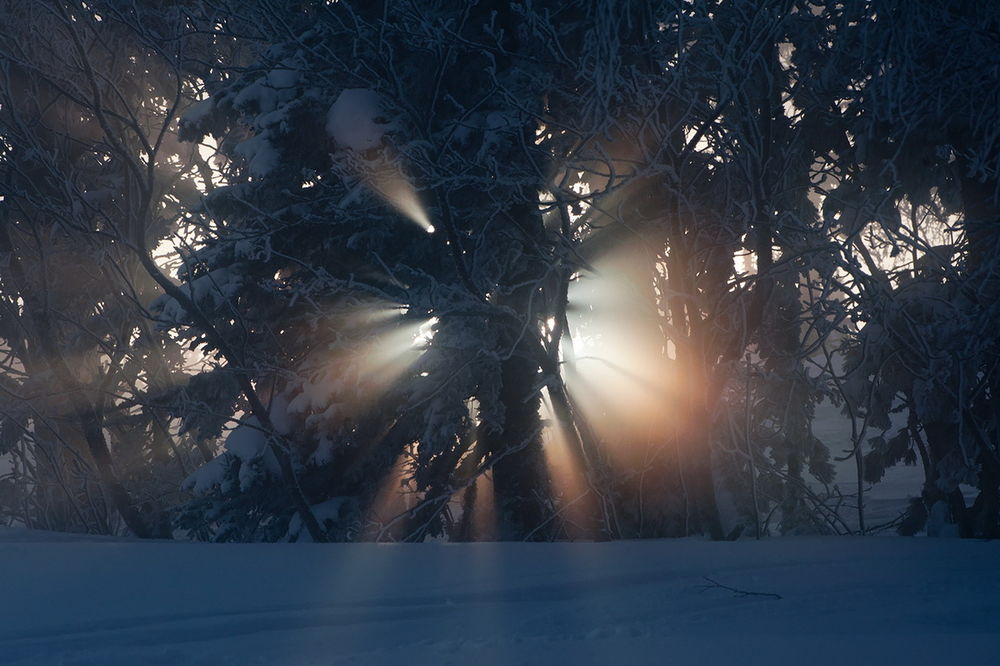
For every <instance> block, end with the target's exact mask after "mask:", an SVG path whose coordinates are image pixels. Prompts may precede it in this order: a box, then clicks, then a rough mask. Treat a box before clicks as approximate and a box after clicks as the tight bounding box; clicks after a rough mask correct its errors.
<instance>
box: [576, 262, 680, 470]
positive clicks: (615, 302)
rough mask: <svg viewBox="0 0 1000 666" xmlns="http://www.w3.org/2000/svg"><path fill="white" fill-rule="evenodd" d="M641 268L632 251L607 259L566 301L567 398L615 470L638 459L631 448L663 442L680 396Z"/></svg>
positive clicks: (650, 289)
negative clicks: (568, 336) (569, 339)
mask: <svg viewBox="0 0 1000 666" xmlns="http://www.w3.org/2000/svg"><path fill="white" fill-rule="evenodd" d="M645 260H646V258H645V257H643V256H642V255H641V252H638V251H637V250H636V249H634V248H623V249H620V250H619V251H617V252H613V253H609V254H608V255H605V256H604V257H602V258H601V259H600V260H599V261H598V262H597V263H596V264H595V270H596V274H587V275H584V276H583V277H581V278H580V279H579V280H577V281H575V282H574V283H573V284H572V285H571V287H570V293H569V301H570V305H571V308H570V310H569V312H568V315H567V316H568V319H569V324H570V331H571V334H572V360H571V361H567V363H566V366H567V367H566V382H567V390H568V391H569V393H570V394H571V396H572V397H573V400H574V402H575V403H576V404H577V405H578V407H579V408H580V409H581V410H582V411H583V413H584V415H585V416H586V418H587V420H588V422H589V423H590V424H591V425H592V426H593V428H594V430H595V432H596V433H597V435H598V436H599V437H600V439H601V440H603V441H604V442H605V443H606V444H607V446H608V449H609V453H610V454H611V456H612V458H613V459H614V460H615V461H616V462H618V463H619V464H625V463H626V462H632V461H633V459H634V458H635V457H637V456H638V457H640V458H641V457H642V455H644V454H643V452H642V451H641V450H640V449H642V448H643V447H642V446H637V445H640V444H641V443H644V442H645V443H651V442H652V441H654V440H656V441H663V439H664V438H665V436H666V434H667V433H668V432H670V431H671V428H672V425H671V424H672V422H673V421H674V420H675V419H676V418H677V416H678V412H677V409H678V405H677V396H678V394H679V392H680V391H681V390H682V385H681V383H682V381H683V378H680V377H677V376H676V368H675V364H674V362H673V361H672V360H671V359H670V357H669V355H668V353H667V345H666V343H665V341H664V335H663V331H662V329H661V325H662V320H661V315H660V312H659V311H658V309H657V305H656V295H655V293H654V290H653V284H652V280H651V277H650V278H649V284H648V285H647V284H645V281H646V279H647V277H649V276H647V275H645V274H644V273H643V271H642V267H643V266H644V265H645ZM637 267H638V270H637ZM567 356H568V355H567Z"/></svg>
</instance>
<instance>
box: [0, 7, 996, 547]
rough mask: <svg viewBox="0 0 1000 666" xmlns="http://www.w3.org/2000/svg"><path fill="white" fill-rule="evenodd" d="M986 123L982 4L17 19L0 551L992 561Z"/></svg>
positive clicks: (20, 13)
mask: <svg viewBox="0 0 1000 666" xmlns="http://www.w3.org/2000/svg"><path fill="white" fill-rule="evenodd" d="M998 108H1000V4H998V3H992V2H959V1H956V2H912V1H908V0H906V1H904V0H866V1H863V0H840V1H837V2H834V1H829V2H827V1H823V0H811V1H807V0H782V1H776V0H766V1H756V0H754V1H751V0H717V1H712V0H692V1H680V0H674V1H670V0H663V1H653V0H648V1H639V0H636V1H629V0H591V1H584V0H579V1H576V0H574V1H558V2H556V1H548V0H535V1H530V2H529V1H527V0H526V1H524V2H499V1H495V0H481V1H479V2H465V1H459V0H456V1H447V0H392V1H390V0H379V1H376V0H365V1H360V0H359V1H354V0H340V1H336V0H330V1H320V0H312V1H310V0H304V1H301V2H277V1H269V0H242V1H240V2H229V0H183V1H178V2H172V3H162V2H159V1H154V0H135V1H133V2H114V1H102V0H95V1H86V2H84V1H76V2H70V1H67V0H36V1H29V0H9V1H7V2H4V3H2V6H0V523H3V524H7V525H19V526H27V527H31V528H39V529H49V530H64V531H73V532H89V533H100V534H125V533H129V534H133V535H135V536H139V537H161V538H170V537H177V538H195V539H204V540H216V541H272V540H312V541H342V540H371V539H378V540H417V541H419V540H424V539H428V538H447V539H452V540H469V539H494V538H496V539H516V540H521V539H531V540H554V539H623V538H648V537H666V536H686V535H707V536H710V537H711V538H715V539H722V538H737V537H740V536H741V535H742V536H744V537H746V536H755V535H756V536H760V535H763V534H802V533H831V534H846V533H868V532H872V531H878V530H886V529H896V530H898V531H899V532H900V533H902V534H917V533H923V532H925V533H927V534H932V535H934V534H958V535H961V536H966V537H998V536H1000V400H998V399H997V398H998V393H1000V368H998V365H1000V332H998V326H997V324H998V322H1000V312H998V308H1000V298H998V297H1000V113H998ZM828 404H832V405H834V406H835V407H836V408H837V410H839V412H840V413H842V414H843V418H844V419H845V423H847V427H848V428H849V430H850V433H851V438H850V439H851V443H850V447H849V448H848V449H847V450H846V451H844V450H841V447H828V444H830V443H829V442H823V441H821V440H820V439H819V438H818V437H817V436H816V435H815V434H814V432H813V421H814V418H815V416H816V412H817V407H818V406H819V405H828ZM831 449H833V450H831ZM835 457H839V458H847V459H850V460H852V461H853V462H854V467H853V469H854V471H855V474H854V478H851V479H843V478H840V479H835V478H834V474H833V471H834V466H833V462H834V460H833V458H835ZM900 464H910V465H918V466H920V468H921V469H922V470H923V475H924V482H923V485H922V488H914V489H913V495H914V498H913V499H912V500H911V502H910V504H909V506H908V507H906V509H905V511H904V512H903V513H902V514H901V515H899V516H898V517H897V518H895V519H894V520H892V521H891V522H889V523H884V522H883V523H881V524H871V521H869V520H866V518H867V516H866V513H865V495H864V489H865V488H866V487H869V486H870V485H871V484H873V483H875V482H877V481H878V480H879V479H880V478H882V476H883V474H884V473H885V471H886V469H887V468H889V467H891V466H894V465H900Z"/></svg>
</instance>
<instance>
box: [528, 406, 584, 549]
mask: <svg viewBox="0 0 1000 666" xmlns="http://www.w3.org/2000/svg"><path fill="white" fill-rule="evenodd" d="M541 417H542V419H544V420H545V421H546V422H548V423H550V424H551V425H550V426H549V427H548V428H545V429H544V430H543V431H542V444H543V449H542V450H543V453H544V454H545V462H546V465H547V466H548V469H549V478H550V479H551V481H552V487H553V490H555V495H556V496H557V497H559V498H561V502H560V508H559V511H560V518H561V522H562V524H563V526H564V529H565V532H566V537H567V538H568V539H570V540H571V541H579V540H593V539H595V538H597V536H598V535H597V530H596V526H595V525H594V524H593V523H592V517H593V516H595V515H597V502H596V497H595V496H594V493H593V492H591V489H590V484H589V483H588V481H587V477H586V472H585V471H584V470H583V467H582V465H581V464H580V457H579V455H577V454H576V453H574V452H573V451H571V450H570V447H571V446H574V444H573V443H572V438H570V437H569V436H568V435H567V433H566V432H565V427H564V426H563V424H561V423H559V422H558V421H557V420H556V419H555V413H554V410H553V409H552V403H551V400H550V398H549V395H548V390H547V389H543V391H542V407H541Z"/></svg>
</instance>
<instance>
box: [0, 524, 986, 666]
mask: <svg viewBox="0 0 1000 666" xmlns="http://www.w3.org/2000/svg"><path fill="white" fill-rule="evenodd" d="M997 562H1000V543H998V542H976V541H961V540H952V539H928V538H912V539H904V538H898V537H866V538H862V537H844V538H836V537H801V538H771V539H765V540H762V541H759V542H756V541H753V540H743V541H737V542H724V543H713V542H708V541H702V540H693V539H681V540H666V541H645V542H617V543H554V544H525V543H506V544H495V543H473V544H441V543H429V544H394V545H376V544H325V545H318V544H246V545H236V544H231V545H230V544H200V543H191V542H139V541H130V540H122V539H110V538H97V537H93V538H89V537H78V536H68V535H55V534H51V533H43V532H31V531H25V530H18V529H4V530H0V569H2V571H3V572H4V573H3V577H2V578H0V598H2V599H3V608H4V610H5V613H4V617H3V622H2V623H0V662H3V663H12V664H62V665H66V666H69V665H72V666H82V665H85V664H87V665H89V664H102V665H119V664H120V665H125V664H128V665H133V664H164V665H166V664H170V665H173V664H179V665H188V664H199V665H204V666H208V665H213V666H214V665H216V664H234V665H235V664H240V665H242V664H282V665H284V664H290V665H300V664H316V665H319V664H323V665H326V664H364V665H367V664H393V665H397V666H398V665H416V664H428V665H430V664H434V665H437V664H462V665H463V666H467V665H468V664H475V665H476V666H485V665H487V664H569V665H574V666H575V665H576V664H622V665H624V664H740V665H741V666H746V665H754V664H769V665H773V664H857V663H873V664H907V665H908V666H909V665H916V664H928V665H930V664H933V665H934V666H940V664H948V663H956V662H961V663H974V664H988V663H997V650H998V648H1000V567H998V566H997ZM706 577H708V578H711V579H713V580H715V581H717V582H718V583H720V584H722V585H728V586H731V587H733V588H738V589H742V590H746V591H751V592H765V593H771V594H776V595H780V596H781V598H780V599H775V598H771V597H765V596H742V597H741V596H737V595H735V594H734V593H732V592H730V591H727V590H725V589H722V588H718V587H708V588H706V587H705V586H706V585H710V584H709V583H708V582H707V581H706Z"/></svg>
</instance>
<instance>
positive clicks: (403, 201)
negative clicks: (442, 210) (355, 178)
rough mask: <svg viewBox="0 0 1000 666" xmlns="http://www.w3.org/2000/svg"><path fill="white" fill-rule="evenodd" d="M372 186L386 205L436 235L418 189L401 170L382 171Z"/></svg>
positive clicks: (392, 167) (395, 168) (393, 167)
mask: <svg viewBox="0 0 1000 666" xmlns="http://www.w3.org/2000/svg"><path fill="white" fill-rule="evenodd" d="M370 184H371V186H372V189H374V190H375V191H376V192H377V193H378V195H379V196H380V197H382V199H383V200H384V201H385V202H386V203H388V204H389V205H390V206H392V207H393V208H395V209H396V210H397V211H398V212H399V213H400V214H402V215H403V216H404V217H405V218H406V219H408V220H410V221H412V222H414V223H416V224H417V226H419V227H420V228H421V229H423V230H424V231H426V232H427V233H429V234H432V233H434V225H433V224H431V221H430V218H429V217H428V215H427V211H426V209H425V208H424V206H423V204H421V203H420V199H419V197H418V196H417V191H416V189H414V187H413V185H412V184H411V183H410V181H409V180H407V178H406V176H404V175H403V173H402V171H401V170H400V169H399V168H397V167H395V166H390V167H387V168H385V169H384V170H380V171H379V172H378V173H377V174H376V176H375V177H373V178H372V179H371V181H370Z"/></svg>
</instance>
